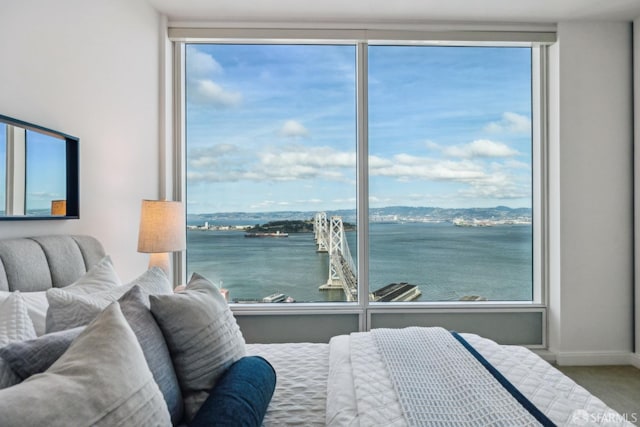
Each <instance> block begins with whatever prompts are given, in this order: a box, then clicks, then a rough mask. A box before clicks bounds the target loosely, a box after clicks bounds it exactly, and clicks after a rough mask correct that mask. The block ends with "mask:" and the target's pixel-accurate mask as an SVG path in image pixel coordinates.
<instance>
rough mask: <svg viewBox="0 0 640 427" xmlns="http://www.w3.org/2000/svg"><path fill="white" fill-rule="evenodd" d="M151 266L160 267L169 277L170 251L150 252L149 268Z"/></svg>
mask: <svg viewBox="0 0 640 427" xmlns="http://www.w3.org/2000/svg"><path fill="white" fill-rule="evenodd" d="M151 267H160V268H161V269H162V270H163V271H164V272H165V274H166V275H167V277H170V276H169V253H168V252H158V253H152V254H149V268H151Z"/></svg>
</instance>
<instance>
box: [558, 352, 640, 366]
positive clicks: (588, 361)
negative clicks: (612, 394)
mask: <svg viewBox="0 0 640 427" xmlns="http://www.w3.org/2000/svg"><path fill="white" fill-rule="evenodd" d="M632 356H634V355H633V354H632V353H629V352H624V351H613V352H604V351H602V352H597V351H589V352H586V351H585V352H581V351H575V352H562V353H556V363H557V364H558V365H559V366H595V365H630V364H634V362H633V361H632V360H631V358H632ZM635 356H637V355H635ZM636 362H637V363H639V364H640V357H638V358H637V359H636ZM636 366H637V365H636Z"/></svg>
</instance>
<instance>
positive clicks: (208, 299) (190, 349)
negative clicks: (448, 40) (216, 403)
mask: <svg viewBox="0 0 640 427" xmlns="http://www.w3.org/2000/svg"><path fill="white" fill-rule="evenodd" d="M149 300H150V302H151V312H152V313H153V316H154V317H155V319H156V321H157V322H158V325H159V326H160V329H162V332H163V334H164V337H165V340H166V342H167V345H168V347H169V351H170V353H171V357H172V359H173V365H174V367H175V369H176V374H177V375H178V380H179V381H180V386H181V387H182V395H183V396H184V399H185V408H184V409H185V418H186V420H187V421H188V420H190V419H191V418H192V417H193V415H194V414H195V413H196V411H197V410H198V408H199V407H200V406H201V405H202V402H204V400H205V399H206V398H207V396H208V393H209V391H210V390H211V389H212V387H213V385H214V384H215V383H216V381H217V380H218V378H219V377H220V375H221V374H222V373H223V372H224V371H225V370H226V369H227V368H228V367H229V366H231V364H232V363H233V362H235V361H236V360H238V359H240V358H241V357H243V356H244V355H245V354H246V350H245V343H244V338H243V337H242V333H241V332H240V328H238V325H237V324H236V320H235V318H234V317H233V314H232V313H231V310H230V309H229V306H228V305H227V303H226V301H225V300H224V298H223V297H222V295H220V291H219V290H218V289H217V288H216V287H215V286H214V285H213V284H212V283H211V282H209V281H208V280H207V279H205V278H204V277H202V276H200V275H198V274H196V273H194V274H193V276H192V278H191V280H190V281H189V284H188V285H187V287H186V289H185V290H184V291H179V292H176V293H173V294H168V295H151V296H150V297H149Z"/></svg>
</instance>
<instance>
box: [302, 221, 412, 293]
mask: <svg viewBox="0 0 640 427" xmlns="http://www.w3.org/2000/svg"><path fill="white" fill-rule="evenodd" d="M313 233H314V239H315V243H316V251H317V252H325V253H327V254H328V255H329V277H328V278H327V282H326V283H325V284H323V285H321V286H320V290H330V289H341V290H342V291H343V292H344V295H345V298H346V300H347V301H348V302H352V301H358V275H357V269H356V264H355V262H354V261H353V257H352V256H351V251H350V250H349V243H348V242H347V238H346V235H345V232H344V223H343V222H342V217H340V216H331V217H329V218H327V214H326V212H318V213H316V215H315V217H314V223H313ZM420 294H421V293H420V290H419V289H418V287H417V286H416V285H410V284H408V283H405V282H401V283H391V284H389V285H387V286H384V287H382V288H380V289H378V290H376V291H374V292H371V293H370V294H369V301H411V300H414V299H416V298H418V297H419V296H420Z"/></svg>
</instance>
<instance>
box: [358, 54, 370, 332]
mask: <svg viewBox="0 0 640 427" xmlns="http://www.w3.org/2000/svg"><path fill="white" fill-rule="evenodd" d="M367 49H368V45H367V43H366V42H360V43H358V45H357V47H356V60H357V63H356V73H357V78H356V82H357V83H356V84H357V89H356V96H357V101H356V108H357V148H356V152H357V175H358V188H357V199H358V200H357V207H358V212H357V218H358V221H357V222H358V243H357V244H358V303H359V305H360V307H361V308H362V313H361V314H360V330H362V331H366V330H367V329H368V326H369V325H367V315H366V310H367V307H368V306H369V157H368V154H369V147H368V145H369V109H368V79H367V73H368V67H367V66H368V58H367Z"/></svg>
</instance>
